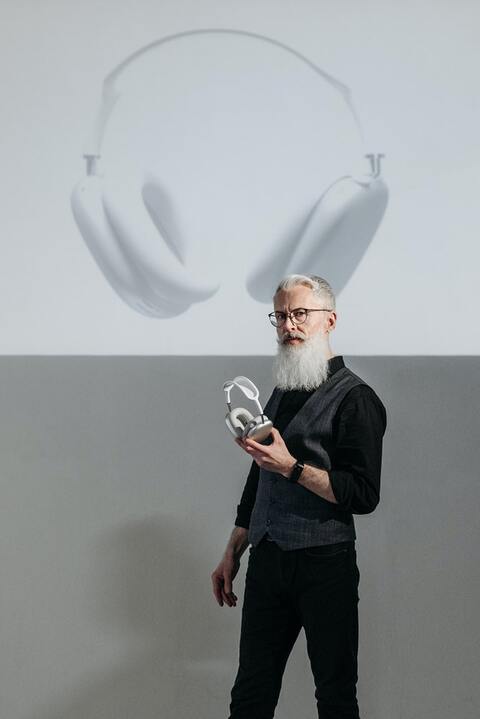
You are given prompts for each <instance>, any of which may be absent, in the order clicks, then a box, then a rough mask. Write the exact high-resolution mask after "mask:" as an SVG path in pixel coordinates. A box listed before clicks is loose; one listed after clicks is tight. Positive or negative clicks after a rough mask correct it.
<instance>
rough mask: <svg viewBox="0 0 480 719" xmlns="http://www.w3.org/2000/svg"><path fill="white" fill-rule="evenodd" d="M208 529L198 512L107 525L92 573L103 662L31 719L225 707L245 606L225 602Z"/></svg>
mask: <svg viewBox="0 0 480 719" xmlns="http://www.w3.org/2000/svg"><path fill="white" fill-rule="evenodd" d="M199 536H200V529H199V528H197V527H195V526H194V522H192V520H191V517H188V518H187V517H178V516H175V517H174V516H172V515H170V516H164V515H160V514H158V515H152V516H151V517H150V518H146V519H145V518H142V519H141V520H139V521H131V522H130V523H128V524H125V525H123V526H122V527H120V528H114V529H113V530H112V529H110V530H106V531H105V532H104V534H103V537H102V538H101V539H100V541H98V542H97V544H96V546H93V547H92V551H91V557H92V567H91V572H90V573H89V574H88V575H87V579H86V581H87V582H88V584H89V586H88V587H86V595H87V597H88V598H89V599H88V600H87V601H89V604H90V606H89V607H88V609H87V611H88V612H89V614H90V616H91V618H92V622H94V623H95V624H96V625H97V626H98V636H97V640H96V642H95V646H92V657H93V656H95V657H96V658H97V659H96V664H95V665H92V667H91V670H90V671H89V672H88V674H86V675H83V676H82V677H81V679H79V681H78V683H77V685H76V686H75V687H74V688H73V689H71V691H69V692H68V693H67V694H65V693H64V692H62V695H61V696H58V697H56V698H55V699H54V700H52V701H51V702H50V703H49V705H48V706H42V707H38V708H37V709H36V710H35V714H34V715H33V714H32V715H31V719H94V718H95V719H99V717H102V718H103V717H112V719H113V718H114V719H127V717H128V719H133V718H135V719H154V718H155V719H158V717H160V716H162V717H165V716H169V715H173V713H174V712H175V715H176V716H195V715H196V714H197V711H198V709H199V708H200V707H202V706H203V707H209V709H210V710H212V708H214V707H215V704H217V705H218V711H217V712H215V711H213V713H214V714H215V713H218V714H219V715H221V714H222V713H226V709H227V706H226V701H227V699H228V692H229V689H230V685H231V683H232V681H233V678H234V677H233V673H234V671H235V669H236V667H235V666H234V661H232V656H231V654H232V647H234V646H235V642H234V639H233V636H234V635H235V636H236V634H238V626H237V624H238V625H239V623H240V611H239V605H238V604H237V615H236V619H235V618H234V617H232V615H231V614H230V613H229V612H228V608H227V611H225V608H222V609H220V607H219V605H218V604H217V602H216V600H215V598H214V596H213V592H212V589H211V579H210V574H211V572H212V571H213V568H214V566H213V565H214V564H215V560H214V561H213V563H212V558H211V555H212V553H209V552H205V548H204V546H203V545H202V544H199V542H198V537H199ZM218 559H220V557H218ZM237 582H238V579H237ZM237 588H238V587H237ZM238 589H239V588H238ZM237 593H238V592H237ZM232 620H233V621H232ZM102 643H103V644H104V646H105V648H106V652H104V656H105V655H106V656H105V660H104V661H103V662H101V663H100V662H99V661H98V657H99V656H100V655H101V654H102V651H101V650H99V646H98V645H99V644H100V645H101V644H102ZM79 651H81V652H82V653H85V646H84V645H82V646H81V648H79ZM109 653H110V657H109V656H108V655H109ZM105 667H107V668H106V669H105ZM60 683H62V682H61V681H60V682H59V684H60ZM52 693H53V694H54V692H52ZM226 698H227V699H226Z"/></svg>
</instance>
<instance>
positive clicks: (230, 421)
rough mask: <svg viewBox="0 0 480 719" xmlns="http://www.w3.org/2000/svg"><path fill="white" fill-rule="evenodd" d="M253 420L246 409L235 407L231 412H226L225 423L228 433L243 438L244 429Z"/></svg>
mask: <svg viewBox="0 0 480 719" xmlns="http://www.w3.org/2000/svg"><path fill="white" fill-rule="evenodd" d="M253 419H254V416H253V414H252V413H251V412H249V411H248V409H244V408H243V407H236V408H235V409H232V411H231V412H227V414H226V416H225V422H226V423H227V427H228V429H229V430H230V432H231V433H232V434H234V435H236V436H237V437H242V436H243V431H244V429H245V427H246V426H247V425H248V423H249V422H251V421H252V420H253Z"/></svg>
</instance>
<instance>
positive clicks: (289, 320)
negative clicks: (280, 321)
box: [283, 315, 296, 332]
mask: <svg viewBox="0 0 480 719" xmlns="http://www.w3.org/2000/svg"><path fill="white" fill-rule="evenodd" d="M283 328H284V329H285V330H287V332H292V331H293V330H295V328H296V325H295V324H294V322H293V320H292V318H291V317H288V315H287V317H285V323H284V325H283Z"/></svg>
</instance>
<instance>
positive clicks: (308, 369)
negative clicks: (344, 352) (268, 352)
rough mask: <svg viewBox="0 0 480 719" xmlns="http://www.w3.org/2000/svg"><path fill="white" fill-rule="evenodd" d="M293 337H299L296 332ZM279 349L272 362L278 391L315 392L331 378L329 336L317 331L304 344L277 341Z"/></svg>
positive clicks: (291, 334) (291, 333)
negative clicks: (328, 357)
mask: <svg viewBox="0 0 480 719" xmlns="http://www.w3.org/2000/svg"><path fill="white" fill-rule="evenodd" d="M289 335H290V337H300V338H303V335H300V334H297V333H296V332H295V331H293V332H290V333H289ZM277 342H278V350H277V356H276V357H275V360H274V363H273V375H274V379H275V382H276V384H277V386H278V387H279V389H283V390H288V389H306V390H310V389H315V388H316V387H318V386H319V385H320V384H322V382H325V380H326V379H327V377H328V359H327V356H326V355H327V353H329V352H330V348H329V346H328V337H327V336H326V335H324V334H323V333H322V332H320V331H319V332H316V333H315V334H313V335H312V336H311V337H308V338H307V339H305V340H304V341H303V342H302V343H301V344H298V345H290V344H283V342H282V340H279V339H278V338H277Z"/></svg>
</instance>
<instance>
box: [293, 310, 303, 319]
mask: <svg viewBox="0 0 480 719" xmlns="http://www.w3.org/2000/svg"><path fill="white" fill-rule="evenodd" d="M293 316H294V317H295V319H297V320H299V319H301V318H302V317H305V310H297V311H296V312H294V313H293Z"/></svg>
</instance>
